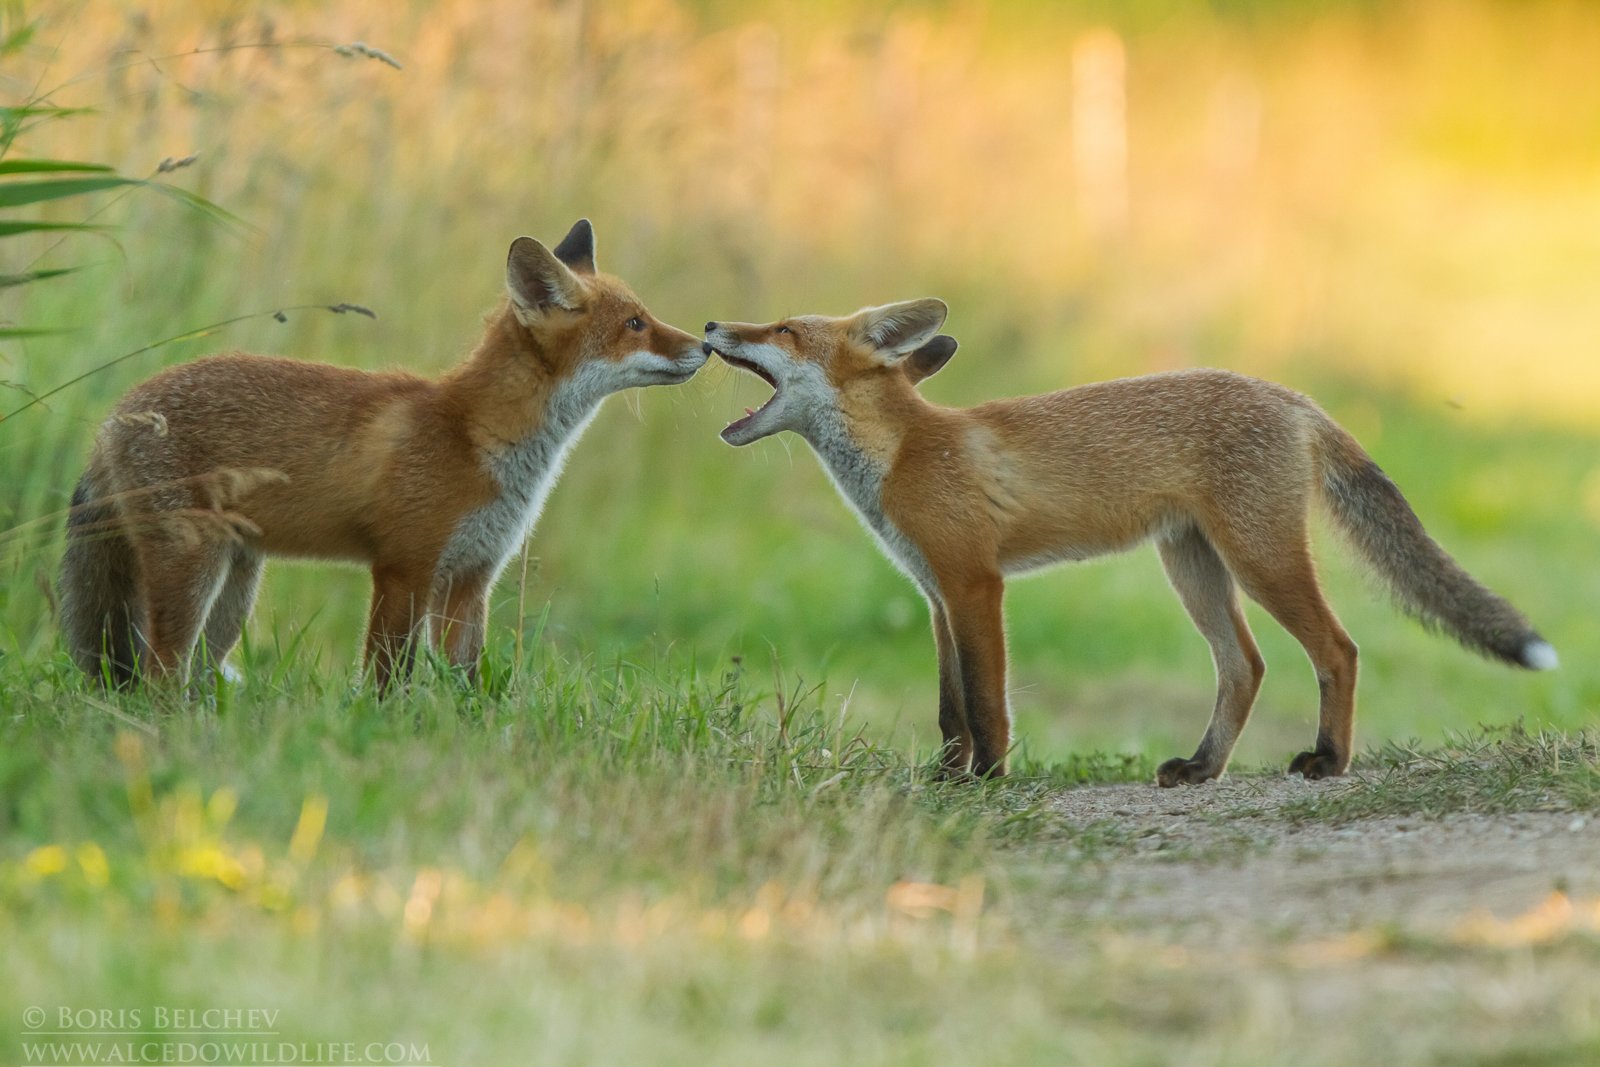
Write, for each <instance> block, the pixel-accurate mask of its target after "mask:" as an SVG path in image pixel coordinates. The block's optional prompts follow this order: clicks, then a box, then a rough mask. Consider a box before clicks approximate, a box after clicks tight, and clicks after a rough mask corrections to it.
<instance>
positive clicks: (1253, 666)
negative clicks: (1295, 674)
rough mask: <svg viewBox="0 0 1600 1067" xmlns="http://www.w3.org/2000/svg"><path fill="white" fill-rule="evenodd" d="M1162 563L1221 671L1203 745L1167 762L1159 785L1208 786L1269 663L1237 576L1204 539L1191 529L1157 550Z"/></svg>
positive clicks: (1229, 751)
mask: <svg viewBox="0 0 1600 1067" xmlns="http://www.w3.org/2000/svg"><path fill="white" fill-rule="evenodd" d="M1158 548H1159V551H1160V554H1161V563H1162V565H1163V566H1164V567H1165V568H1166V571H1167V579H1168V580H1169V581H1170V582H1171V583H1172V588H1173V590H1174V591H1175V592H1176V593H1177V594H1178V599H1179V600H1181V601H1182V602H1183V606H1184V609H1185V610H1186V611H1188V613H1189V618H1190V619H1192V620H1193V621H1194V624H1195V628H1196V629H1198V630H1199V631H1200V634H1201V636H1203V637H1204V638H1205V639H1206V643H1207V644H1208V645H1210V646H1211V660H1212V663H1213V664H1214V665H1215V667H1216V672H1217V702H1216V706H1215V707H1214V708H1213V710H1212V712H1211V722H1210V724H1209V725H1208V726H1207V727H1206V732H1205V736H1204V737H1202V738H1201V740H1200V746H1199V747H1198V748H1196V749H1195V752H1194V755H1193V756H1191V757H1190V758H1189V759H1184V758H1182V757H1181V756H1180V757H1176V758H1173V759H1170V760H1167V761H1166V762H1165V763H1163V764H1162V765H1161V766H1160V768H1159V769H1158V770H1157V771H1156V781H1157V783H1159V784H1160V785H1163V786H1174V785H1178V784H1180V783H1182V784H1193V783H1198V782H1205V781H1209V780H1210V779H1212V778H1216V777H1218V776H1219V775H1221V774H1222V772H1223V770H1224V769H1225V768H1226V767H1227V766H1228V757H1229V756H1230V755H1232V754H1233V746H1234V743H1235V742H1236V741H1237V740H1238V739H1239V734H1240V733H1241V732H1242V731H1243V730H1244V724H1245V721H1246V720H1247V719H1249V717H1250V708H1251V706H1252V705H1254V703H1255V699H1256V692H1257V691H1258V690H1259V689H1260V688H1261V679H1262V676H1263V675H1265V673H1266V664H1265V663H1264V662H1263V661H1262V659H1261V652H1260V650H1259V649H1257V648H1256V643H1255V638H1254V637H1253V636H1252V635H1251V633H1250V627H1249V625H1248V624H1247V623H1246V622H1245V618H1244V612H1243V610H1241V608H1240V605H1239V595H1238V592H1237V590H1236V589H1235V587H1234V581H1233V576H1232V575H1230V574H1229V573H1228V568H1227V567H1226V566H1225V565H1224V564H1223V562H1222V557H1220V556H1219V555H1217V550H1216V549H1215V548H1213V547H1212V545H1211V542H1210V541H1208V540H1206V537H1205V535H1204V534H1202V533H1201V532H1200V531H1199V530H1198V529H1196V528H1195V527H1193V526H1191V527H1189V528H1188V529H1187V530H1185V531H1184V532H1183V533H1181V534H1178V535H1177V536H1175V537H1170V538H1167V539H1164V540H1162V541H1161V542H1160V543H1159V545H1158Z"/></svg>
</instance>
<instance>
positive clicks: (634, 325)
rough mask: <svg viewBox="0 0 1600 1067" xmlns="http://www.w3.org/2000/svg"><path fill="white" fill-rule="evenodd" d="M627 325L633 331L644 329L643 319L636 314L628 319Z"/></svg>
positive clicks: (637, 331)
mask: <svg viewBox="0 0 1600 1067" xmlns="http://www.w3.org/2000/svg"><path fill="white" fill-rule="evenodd" d="M627 325H628V329H630V330H632V331H633V332H634V333H640V332H642V331H643V330H644V320H643V319H641V318H639V316H637V315H635V316H634V317H633V318H631V319H629V320H628V323H627Z"/></svg>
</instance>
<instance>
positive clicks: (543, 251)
mask: <svg viewBox="0 0 1600 1067" xmlns="http://www.w3.org/2000/svg"><path fill="white" fill-rule="evenodd" d="M506 292H507V294H509V295H510V297H511V303H512V304H513V305H514V306H515V307H516V310H517V316H518V318H520V319H522V320H523V321H524V322H526V321H527V320H528V318H529V317H530V316H536V315H543V314H545V313H546V312H549V311H552V310H554V309H556V308H566V309H568V310H572V309H575V308H577V307H578V306H579V305H580V304H581V302H582V295H583V282H581V281H580V280H579V279H578V276H577V275H576V274H573V273H572V271H570V270H568V269H567V265H566V264H565V263H563V262H561V261H560V260H559V259H557V258H556V257H555V254H554V253H553V252H551V251H550V250H549V249H548V248H546V247H545V246H544V245H542V244H540V243H539V242H538V241H535V240H534V239H533V238H532V237H518V238H517V239H516V240H515V241H512V242H511V251H510V253H508V254H507V255H506Z"/></svg>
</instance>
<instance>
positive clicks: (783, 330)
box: [772, 326, 794, 333]
mask: <svg viewBox="0 0 1600 1067" xmlns="http://www.w3.org/2000/svg"><path fill="white" fill-rule="evenodd" d="M772 332H773V333H794V331H793V330H791V329H789V327H787V326H779V327H778V328H777V329H776V330H773V331H772Z"/></svg>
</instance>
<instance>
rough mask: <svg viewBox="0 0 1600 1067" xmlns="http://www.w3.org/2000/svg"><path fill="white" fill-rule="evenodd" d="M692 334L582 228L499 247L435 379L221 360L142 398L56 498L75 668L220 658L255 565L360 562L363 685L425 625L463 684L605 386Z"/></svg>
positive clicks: (404, 653) (398, 671)
mask: <svg viewBox="0 0 1600 1067" xmlns="http://www.w3.org/2000/svg"><path fill="white" fill-rule="evenodd" d="M706 359H707V355H706V353H704V352H703V351H701V343H700V340H699V339H698V338H696V337H694V336H693V335H691V334H688V333H685V332H684V331H682V330H678V329H675V328H673V327H671V326H668V325H667V324H665V323H663V322H659V321H657V320H656V319H655V318H654V317H653V316H652V315H651V314H650V312H649V311H647V310H646V309H645V306H644V304H643V303H641V302H640V300H639V298H638V297H636V296H634V294H633V293H632V292H631V291H629V289H628V287H627V286H626V285H624V284H623V283H622V282H621V281H620V280H619V279H617V278H614V277H611V276H610V275H606V274H602V273H599V272H597V271H596V269H595V263H594V230H593V228H592V227H591V226H590V224H589V221H588V220H587V219H582V220H579V221H578V223H577V224H576V225H574V226H573V227H572V230H571V232H569V233H568V234H567V235H566V237H565V238H563V239H562V241H561V242H560V243H559V244H557V245H556V247H555V249H554V250H553V251H552V250H550V249H547V248H546V247H545V246H544V245H542V244H540V243H539V242H538V241H536V240H534V239H533V238H531V237H519V238H517V239H516V240H515V241H514V242H512V244H511V251H510V254H509V256H508V257H507V261H506V299H505V300H504V302H503V303H502V305H501V306H500V307H499V308H498V309H497V310H496V311H494V312H492V313H491V314H490V315H489V316H488V318H487V319H486V323H485V330H484V335H483V339H482V340H481V341H480V342H479V343H478V345H477V347H476V348H475V349H474V350H473V352H472V354H471V355H470V356H469V357H468V358H467V359H466V360H465V361H464V362H463V363H462V364H460V365H459V366H457V367H456V368H455V369H454V370H452V371H450V372H449V373H447V374H445V375H444V376H443V377H442V378H440V379H438V380H428V379H425V378H420V377H417V376H415V375H412V374H408V373H405V372H402V371H388V372H384V373H376V374H374V373H367V372H363V371H358V370H349V369H345V368H342V367H333V366H328V365H326V364H321V363H305V362H299V361H296V360H289V359H276V358H268V357H264V356H251V355H243V354H231V355H222V356H214V357H211V358H209V359H203V360H199V361H197V362H194V363H190V364H186V365H184V366H179V367H174V368H172V369H170V370H167V371H165V372H163V373H161V374H158V375H156V376H155V377H153V378H151V379H150V380H148V381H146V382H144V383H143V384H142V385H139V386H137V387H136V388H134V389H133V390H132V391H131V392H129V393H128V394H127V396H126V397H124V398H123V400H122V402H121V403H120V404H119V405H118V406H117V409H116V412H115V414H113V415H112V417H111V418H110V419H108V420H107V421H106V423H105V424H104V425H103V426H102V427H101V430H100V433H99V437H98V440H97V441H96V443H95V447H94V451H93V454H92V456H91V457H90V460H89V466H88V470H87V471H86V472H85V473H84V475H83V478H82V480H81V481H80V482H79V483H78V487H77V490H76V492H75V493H74V494H73V497H72V505H73V506H72V509H71V511H70V513H69V518H68V530H67V533H68V537H67V550H66V556H65V558H64V560H63V563H62V576H61V608H62V611H61V614H62V625H63V628H64V630H65V632H66V641H67V645H68V647H69V649H70V651H71V653H72V656H73V659H74V660H75V661H76V662H77V663H78V665H79V666H80V667H82V668H83V670H84V671H86V672H87V673H88V674H89V675H91V676H92V677H95V678H101V679H104V680H107V681H109V682H110V683H112V684H114V685H117V686H125V685H129V684H131V683H133V682H134V681H136V680H137V678H138V676H139V675H140V674H152V675H159V676H180V677H181V676H184V675H186V674H187V672H188V669H189V664H190V660H191V657H192V656H193V654H194V651H195V649H196V647H197V645H198V644H199V643H200V642H201V641H202V640H203V641H204V648H205V652H206V655H207V657H208V658H209V659H210V660H211V661H212V663H214V664H216V665H217V666H218V667H219V668H220V665H221V664H222V662H223V657H224V656H226V655H227V653H228V650H229V649H231V648H232V647H233V645H234V643H235V642H236V641H237V640H238V638H239V635H240V631H241V629H242V628H243V626H244V622H245V617H246V616H247V615H248V614H249V611H250V607H251V604H252V602H253V601H254V598H255V594H256V587H257V584H258V582H259V579H260V577H261V569H262V563H263V560H264V557H265V556H267V555H284V556H302V557H316V558H323V559H338V560H348V561H353V562H358V563H364V564H367V565H369V566H370V567H371V568H372V586H373V589H372V609H371V616H370V624H369V626H368V629H367V638H366V652H365V661H366V663H367V665H368V667H369V668H370V669H371V670H372V671H373V672H374V674H375V677H376V682H377V684H378V687H379V689H380V690H382V689H384V688H386V687H387V686H388V685H389V683H390V682H391V681H392V680H394V679H396V678H399V677H403V676H404V675H405V673H406V672H407V671H408V670H409V667H410V662H411V658H412V651H413V649H414V646H415V644H416V642H417V641H419V640H421V639H422V638H423V637H424V636H425V635H426V633H427V632H428V630H429V629H430V628H431V629H432V631H433V637H434V639H435V640H436V642H437V643H438V644H439V646H440V647H441V649H442V651H443V652H444V653H445V654H446V655H447V656H448V658H449V660H450V662H451V663H453V664H457V665H460V666H462V667H464V668H465V669H466V670H467V671H468V672H469V673H470V672H472V671H473V670H474V669H475V667H476V665H477V661H478V656H479V653H480V652H481V650H482V647H483V640H484V627H485V625H486V616H487V610H488V595H489V591H490V589H491V588H492V587H493V585H494V582H495V579H496V578H497V577H498V576H499V574H500V572H501V570H502V569H503V568H504V567H505V564H506V561H507V559H508V558H509V557H510V556H511V554H512V553H513V552H514V551H515V550H516V547H517V545H518V544H519V543H520V542H521V541H522V539H523V538H524V537H526V536H527V534H528V531H529V530H531V529H532V527H533V524H534V522H535V520H536V519H537V518H538V517H539V510H540V508H541V507H542V506H543V504H544V500H545V497H546V495H547V494H548V493H549V492H550V489H551V486H552V485H554V483H555V480H556V478H557V476H558V475H559V474H560V472H561V466H562V463H563V462H564V461H565V458H566V455H567V451H568V449H570V448H571V447H572V445H573V443H574V442H575V441H576V440H577V439H578V436H579V435H580V434H581V433H582V432H583V430H584V428H585V426H587V425H588V423H589V421H590V419H591V418H592V417H593V416H594V414H595V411H596V410H597V409H598V407H599V405H600V402H601V400H603V399H604V398H605V397H606V396H607V395H608V394H610V393H614V392H617V391H618V390H621V389H627V388H629V387H632V386H645V385H667V384H675V383H679V382H685V381H687V380H688V379H689V378H690V377H692V376H693V375H694V373H695V372H696V371H697V370H699V369H700V367H701V366H702V365H703V364H704V363H705V361H706Z"/></svg>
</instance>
